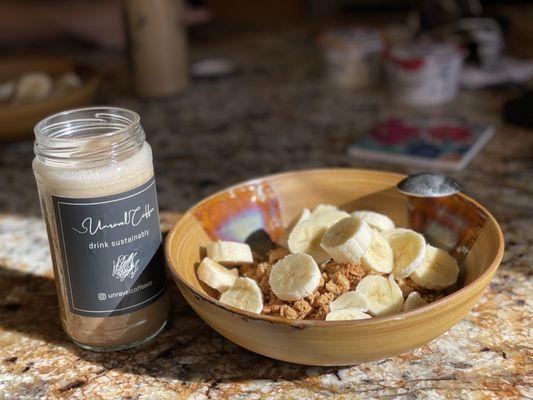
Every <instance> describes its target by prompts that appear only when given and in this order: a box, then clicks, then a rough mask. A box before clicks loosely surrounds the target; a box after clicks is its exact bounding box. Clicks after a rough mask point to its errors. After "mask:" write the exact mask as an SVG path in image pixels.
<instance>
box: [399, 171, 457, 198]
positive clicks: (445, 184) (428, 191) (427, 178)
mask: <svg viewBox="0 0 533 400" xmlns="http://www.w3.org/2000/svg"><path fill="white" fill-rule="evenodd" d="M396 187H397V188H398V190H399V191H400V192H402V193H404V194H406V195H408V196H416V197H444V196H451V195H453V194H456V193H458V192H460V191H461V189H462V188H461V185H460V184H459V182H457V181H456V180H454V179H452V178H448V177H447V176H445V175H443V174H438V173H434V172H425V173H422V174H415V175H409V176H408V177H407V178H405V179H404V180H402V181H401V182H400V183H398V185H396Z"/></svg>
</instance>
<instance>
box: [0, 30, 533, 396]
mask: <svg viewBox="0 0 533 400" xmlns="http://www.w3.org/2000/svg"><path fill="white" fill-rule="evenodd" d="M193 49H194V52H193V56H194V57H203V56H207V55H224V56H226V57H228V58H230V59H232V60H233V61H235V62H236V63H238V65H239V67H240V74H239V75H237V76H233V77H229V78H227V79H223V80H215V81H203V82H201V81H198V82H193V83H192V85H191V87H190V88H189V90H188V91H187V92H186V93H185V94H184V95H182V96H180V97H179V98H175V99H169V100H165V101H150V102H149V101H140V100H138V99H136V98H135V97H133V96H132V95H130V94H129V93H128V90H127V77H125V76H124V74H123V71H124V70H125V68H124V66H125V63H124V59H123V58H121V57H117V56H114V57H115V58H118V60H115V61H113V60H111V61H113V62H111V61H110V60H109V59H107V63H106V62H104V61H105V60H106V57H104V56H103V55H102V54H98V53H90V54H85V55H84V57H85V58H86V59H87V60H88V61H90V62H93V63H95V64H98V65H100V67H101V68H103V70H104V71H105V74H106V78H108V81H109V86H106V87H104V88H103V90H102V93H101V98H100V101H101V102H102V103H107V104H115V105H120V106H124V107H130V108H133V109H135V110H137V111H139V112H140V114H141V116H142V121H143V125H144V127H145V129H146V132H147V135H148V140H149V141H150V143H151V144H152V147H153V149H154V154H155V166H156V170H157V171H156V172H157V180H158V189H159V201H160V207H161V210H162V211H165V212H164V213H163V222H164V225H165V226H168V225H170V224H171V222H172V220H173V218H175V215H174V214H173V213H172V211H179V210H184V209H185V208H186V207H188V206H190V205H192V204H193V203H194V202H195V201H197V200H199V199H201V198H202V197H204V196H205V195H207V194H209V193H212V192H214V191H215V190H218V189H220V188H223V187H224V186H227V185H229V184H232V183H236V182H238V181H241V180H243V179H247V178H251V177H255V176H258V175H264V174H269V173H273V172H277V171H281V170H289V169H301V168H311V167H329V166H343V167H370V168H375V169H393V170H402V171H404V172H419V170H416V169H408V168H399V167H397V166H392V165H385V164H376V163H370V162H363V161H361V160H357V159H353V158H350V157H348V156H347V155H346V147H347V145H348V144H349V143H350V142H351V141H352V140H353V139H354V138H355V137H356V136H357V135H358V134H360V133H361V132H364V130H366V129H367V128H368V127H369V126H371V125H372V123H374V122H375V121H376V119H377V118H379V117H380V116H383V115H387V114H389V113H390V112H392V111H394V112H402V113H408V112H412V110H408V109H398V108H397V107H395V106H394V105H392V104H389V103H388V99H387V96H386V95H385V94H384V93H381V92H379V91H376V92H366V93H359V94H356V93H351V92H342V91H338V90H334V89H333V88H331V87H329V85H328V84H327V82H325V81H323V79H322V78H321V76H320V63H319V58H318V53H317V51H316V49H315V47H314V45H313V42H312V39H311V37H310V36H309V35H308V34H306V33H305V32H299V31H292V32H284V33H279V34H277V35H275V36H274V35H264V34H259V33H258V34H249V35H243V36H239V37H228V38H226V39H217V40H210V41H206V40H203V41H200V43H199V44H198V45H197V46H196V47H194V46H193ZM102 60H104V61H102ZM507 96H508V93H505V92H501V91H500V92H495V91H492V92H489V91H483V92H468V93H463V94H462V95H461V97H460V99H459V100H458V101H457V102H456V103H454V104H452V105H450V106H449V108H448V110H452V111H454V112H457V113H460V114H461V115H466V116H468V117H470V118H471V119H472V120H475V121H479V122H489V123H493V124H495V125H496V126H497V134H496V136H495V137H494V139H493V140H492V141H491V142H490V143H489V145H488V146H487V147H486V148H485V150H484V151H483V152H482V154H481V155H479V156H478V157H477V158H476V159H474V161H473V162H472V163H471V164H470V166H469V167H468V168H467V169H466V170H465V171H463V172H460V173H456V174H453V175H452V176H453V177H454V178H456V179H457V180H459V181H460V182H461V183H462V184H463V186H464V189H465V191H466V192H467V193H469V194H471V195H473V196H474V197H476V198H477V199H478V200H480V201H481V202H482V203H483V204H485V205H486V206H487V207H488V208H489V209H491V210H492V211H493V212H494V214H495V215H496V217H497V218H498V220H499V221H500V223H501V225H502V228H503V230H504V234H505V238H506V246H507V250H506V254H505V256H504V261H503V263H502V265H501V267H500V270H499V272H498V274H497V275H496V277H495V278H494V280H493V282H492V283H491V284H490V287H489V288H488V289H487V291H486V292H485V294H484V296H483V297H482V298H481V299H480V301H479V302H478V304H477V305H476V306H475V308H474V309H473V310H472V312H471V313H470V314H469V315H468V316H467V317H466V318H465V319H464V320H463V321H461V322H460V323H459V324H458V325H456V326H455V327H454V328H452V329H451V330H450V331H449V332H448V333H446V334H444V335H443V336H442V337H440V338H439V339H437V340H435V341H433V342H431V343H429V344H428V345H426V346H423V347H421V348H419V349H417V350H415V351H413V352H411V353H408V354H404V355H402V356H400V357H394V358H389V359H385V360H382V361H378V362H371V363H366V364H361V365H357V366H353V367H342V368H317V367H306V366H299V365H292V364H288V363H284V362H279V361H275V360H271V359H268V358H265V357H262V356H258V355H255V354H253V353H251V352H248V351H246V350H243V349H241V348H239V347H237V346H236V345H234V344H233V343H231V342H229V341H227V340H226V339H224V338H223V337H221V336H220V335H218V334H217V333H215V332H214V331H212V330H211V329H210V328H208V327H207V326H206V325H205V324H204V323H203V322H202V321H201V320H200V319H199V318H198V317H196V316H195V314H194V312H193V311H192V310H191V309H190V308H189V307H188V306H187V305H186V304H184V301H183V300H182V298H181V297H180V296H179V295H178V294H177V293H176V290H175V289H174V288H172V292H173V308H172V315H171V321H170V324H169V326H168V327H167V328H166V329H165V330H164V331H163V333H162V334H161V335H160V336H159V337H157V338H156V339H155V340H153V341H152V342H150V343H148V344H146V345H144V346H143V347H141V348H139V349H136V350H128V351H122V352H115V353H109V354H100V353H91V352H87V351H83V350H80V349H78V348H76V346H74V345H73V344H72V343H70V342H69V341H68V340H67V339H66V337H65V335H64V334H63V332H62V331H61V328H60V326H59V321H58V313H57V303H56V297H55V290H54V284H53V277H52V271H51V261H50V256H49V252H48V244H47V238H46V232H45V227H44V225H43V222H42V220H41V218H40V212H39V204H38V199H37V193H36V189H35V187H34V182H33V175H32V171H31V166H30V164H31V160H32V146H31V143H19V144H11V145H1V147H0V189H1V190H0V212H1V214H0V399H36V398H46V399H48V398H49V399H53V398H73V399H77V398H79V399H126V398H139V399H181V398H183V399H186V398H191V399H207V398H209V399H226V398H233V399H257V398H282V399H286V398H324V399H326V398H380V397H396V398H405V399H411V398H435V399H441V398H450V399H460V398H465V399H466V398H468V399H478V398H480V399H481V398H495V399H515V398H532V397H533V387H532V385H533V375H532V374H533V364H532V360H533V341H532V332H533V324H532V319H531V315H532V309H533V307H532V301H533V299H532V293H533V284H532V282H531V267H532V265H533V251H532V248H533V132H530V131H526V130H521V129H519V128H513V127H510V126H506V125H503V124H501V122H500V121H499V111H500V107H501V104H502V101H503V100H504V99H505V98H507Z"/></svg>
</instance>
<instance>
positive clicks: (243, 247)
mask: <svg viewBox="0 0 533 400" xmlns="http://www.w3.org/2000/svg"><path fill="white" fill-rule="evenodd" d="M205 249H206V251H207V257H209V258H210V259H212V260H213V261H216V262H218V263H220V264H223V265H237V264H252V263H253V262H254V257H253V255H252V249H250V246H248V245H247V244H246V243H239V242H223V241H221V240H217V241H216V242H211V243H209V244H208V245H207V246H205Z"/></svg>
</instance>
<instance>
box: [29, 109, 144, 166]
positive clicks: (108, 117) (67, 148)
mask: <svg viewBox="0 0 533 400" xmlns="http://www.w3.org/2000/svg"><path fill="white" fill-rule="evenodd" d="M34 132H35V143H34V152H35V156H36V157H37V158H38V159H39V160H41V161H42V162H45V163H48V164H56V165H59V164H61V165H64V166H67V165H76V166H82V165H83V166H97V165H104V164H106V163H108V162H114V161H116V160H121V159H124V158H127V157H129V156H131V155H132V154H133V153H134V152H136V151H137V150H138V149H139V148H140V147H141V146H142V145H143V143H144V141H145V135H144V131H143V129H142V127H141V124H140V116H139V114H137V113H136V112H135V111H132V110H128V109H126V108H120V107H114V106H95V107H82V108H75V109H71V110H66V111H62V112H59V113H56V114H52V115H50V116H48V117H46V118H44V119H43V120H41V121H40V122H39V123H37V125H35V128H34Z"/></svg>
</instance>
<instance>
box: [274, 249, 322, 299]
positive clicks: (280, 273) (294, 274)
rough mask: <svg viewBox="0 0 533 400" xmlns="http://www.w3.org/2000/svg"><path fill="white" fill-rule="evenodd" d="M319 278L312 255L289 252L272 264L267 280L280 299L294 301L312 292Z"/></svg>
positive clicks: (319, 274)
mask: <svg viewBox="0 0 533 400" xmlns="http://www.w3.org/2000/svg"><path fill="white" fill-rule="evenodd" d="M320 278H321V273H320V269H319V268H318V265H317V264H316V262H315V260H313V257H311V256H309V255H307V254H289V255H288V256H286V257H284V258H282V259H281V260H279V261H278V262H277V263H276V264H274V266H273V267H272V270H271V271H270V276H269V277H268V282H269V284H270V288H271V289H272V291H273V292H274V294H275V295H276V296H277V297H279V298H280V299H281V300H285V301H295V300H299V299H302V298H304V297H306V296H309V295H310V294H311V293H313V292H314V291H315V290H316V288H317V287H318V285H319V283H320Z"/></svg>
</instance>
